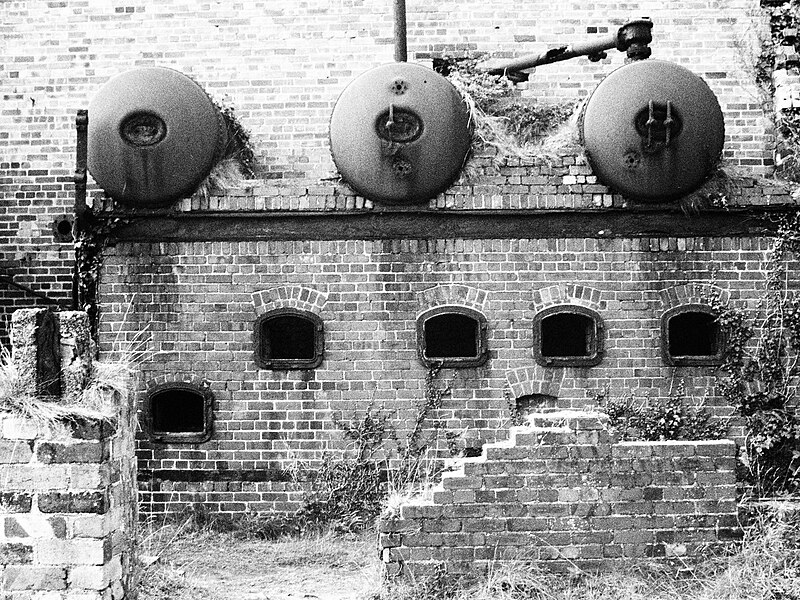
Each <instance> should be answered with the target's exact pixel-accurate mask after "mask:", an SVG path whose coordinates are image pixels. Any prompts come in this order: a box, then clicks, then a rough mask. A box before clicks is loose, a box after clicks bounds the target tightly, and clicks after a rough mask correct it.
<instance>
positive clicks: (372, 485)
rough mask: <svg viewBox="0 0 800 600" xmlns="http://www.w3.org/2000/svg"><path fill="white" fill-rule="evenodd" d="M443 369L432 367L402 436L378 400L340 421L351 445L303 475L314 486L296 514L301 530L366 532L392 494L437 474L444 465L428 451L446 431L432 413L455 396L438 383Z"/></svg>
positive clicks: (408, 488) (447, 388) (391, 415)
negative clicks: (335, 457)
mask: <svg viewBox="0 0 800 600" xmlns="http://www.w3.org/2000/svg"><path fill="white" fill-rule="evenodd" d="M440 371H441V366H434V367H431V368H430V369H429V370H428V372H427V374H426V377H425V394H424V398H423V399H422V400H421V401H420V402H419V403H418V405H417V406H416V416H415V418H414V423H413V426H412V427H411V429H410V431H409V432H408V433H407V435H406V436H405V437H404V439H402V440H401V439H398V434H397V432H396V430H395V428H394V426H393V425H392V423H391V419H392V417H393V416H394V415H393V413H391V412H387V411H385V410H383V409H379V408H376V407H375V405H374V404H370V405H369V406H368V407H367V409H366V410H365V411H364V413H363V415H362V416H361V417H358V416H357V415H353V418H352V419H349V420H342V419H340V418H337V419H335V423H336V425H337V427H338V428H339V430H340V431H341V432H342V435H343V437H344V439H345V440H346V441H347V442H348V443H349V447H348V449H347V450H346V452H345V454H344V456H342V457H341V458H337V459H333V458H331V457H330V456H325V457H323V461H322V464H321V466H320V468H319V469H318V470H316V471H314V472H310V471H309V472H306V473H301V478H302V479H305V480H307V481H308V483H309V484H310V487H311V490H310V491H309V492H308V493H307V494H306V497H305V499H304V502H303V506H302V507H301V508H300V509H299V510H298V512H297V513H295V515H294V519H295V521H296V523H297V526H298V528H299V529H300V530H302V531H306V530H321V529H324V528H326V527H331V528H333V529H334V530H336V531H341V532H352V531H360V530H362V529H364V528H366V527H367V526H368V525H370V524H371V523H372V522H373V521H374V520H375V518H376V517H377V516H378V514H379V513H380V512H381V510H382V509H383V508H384V506H385V503H386V499H387V495H389V494H390V493H393V494H394V495H397V493H398V492H399V493H405V492H406V491H407V490H413V489H416V488H418V487H419V486H420V485H422V484H423V483H424V482H426V481H428V480H429V479H430V478H431V477H432V475H433V473H434V472H435V471H436V470H437V468H438V463H437V462H436V461H434V460H429V459H428V453H429V450H431V449H432V448H434V447H435V445H436V444H437V443H438V440H439V438H440V434H441V432H442V426H441V423H439V422H438V421H437V420H435V419H433V418H432V416H433V412H434V411H436V410H437V409H439V408H440V407H441V404H442V399H443V398H444V397H445V396H447V395H448V394H450V382H449V381H448V382H445V384H444V386H440V385H439V383H438V379H437V378H438V375H439V373H440ZM452 437H453V436H451V438H452ZM451 442H452V439H451Z"/></svg>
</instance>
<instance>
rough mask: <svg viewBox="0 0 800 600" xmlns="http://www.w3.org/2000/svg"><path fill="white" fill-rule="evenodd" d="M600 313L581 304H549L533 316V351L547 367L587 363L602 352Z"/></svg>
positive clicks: (580, 365)
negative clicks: (549, 305)
mask: <svg viewBox="0 0 800 600" xmlns="http://www.w3.org/2000/svg"><path fill="white" fill-rule="evenodd" d="M602 333H603V327H602V321H601V319H600V315H598V314H597V313H596V312H595V311H593V310H590V309H588V308H584V307H582V306H572V305H568V306H551V307H550V308H546V309H544V310H542V311H540V312H539V313H538V314H537V315H536V316H535V317H534V318H533V354H534V359H535V360H536V362H538V363H539V364H540V365H544V366H548V367H587V366H592V365H596V364H597V363H599V362H600V361H601V360H602V358H603V356H602V353H603V338H602Z"/></svg>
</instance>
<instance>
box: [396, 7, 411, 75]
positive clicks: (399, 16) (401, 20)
mask: <svg viewBox="0 0 800 600" xmlns="http://www.w3.org/2000/svg"><path fill="white" fill-rule="evenodd" d="M394 60H395V61H396V62H406V61H407V60H408V47H407V45H406V0H394Z"/></svg>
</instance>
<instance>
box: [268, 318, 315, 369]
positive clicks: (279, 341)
mask: <svg viewBox="0 0 800 600" xmlns="http://www.w3.org/2000/svg"><path fill="white" fill-rule="evenodd" d="M263 327H264V330H263V332H262V337H261V339H262V343H263V344H264V347H263V348H262V352H263V355H264V357H265V358H267V359H279V360H286V359H288V360H311V359H313V358H314V356H315V354H316V344H315V342H314V334H315V329H316V327H315V325H314V323H313V322H312V321H310V320H308V319H304V318H303V317H299V316H296V315H282V316H280V317H273V318H271V319H267V320H266V321H264V325H263Z"/></svg>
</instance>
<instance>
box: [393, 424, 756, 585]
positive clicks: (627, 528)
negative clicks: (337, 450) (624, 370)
mask: <svg viewBox="0 0 800 600" xmlns="http://www.w3.org/2000/svg"><path fill="white" fill-rule="evenodd" d="M606 421H607V418H606V417H605V415H598V414H596V413H550V414H548V415H540V416H539V418H538V419H537V421H536V423H535V426H533V427H527V426H526V427H514V428H513V429H512V430H511V439H510V440H509V442H508V443H502V444H490V445H488V446H486V447H485V448H484V453H483V455H482V456H480V457H478V458H465V459H463V460H462V461H460V464H459V465H458V466H457V468H456V469H455V470H454V471H451V472H448V473H445V477H444V478H443V479H442V483H441V484H440V485H439V486H437V487H436V488H434V489H433V490H430V491H428V492H427V493H426V494H425V496H426V497H422V496H420V497H417V498H412V499H409V500H406V501H404V502H402V503H401V504H399V506H397V507H393V510H391V511H390V510H387V511H385V512H384V515H383V517H382V521H381V525H380V529H381V540H380V543H381V548H382V554H381V556H382V559H383V562H384V565H385V567H386V569H387V572H388V573H389V574H391V575H401V574H402V575H405V576H409V577H416V578H417V579H418V578H419V577H420V576H422V575H427V576H433V575H436V574H437V572H440V573H441V572H444V573H446V574H450V575H452V574H461V575H465V574H468V573H475V571H476V570H478V571H486V570H488V569H489V568H491V565H495V566H496V565H497V564H498V562H504V561H515V560H539V561H541V564H542V565H544V566H546V567H547V568H550V569H557V570H560V571H564V572H567V571H569V570H570V569H574V568H575V567H576V566H577V567H579V568H583V569H586V568H589V569H602V568H608V567H610V566H612V565H614V564H615V563H619V562H620V561H624V560H629V559H631V558H635V559H636V558H638V559H641V558H644V557H651V558H652V557H665V556H666V557H670V558H678V559H679V560H681V561H684V562H685V561H687V560H691V559H692V558H693V557H695V556H697V555H698V554H701V553H702V552H707V551H708V549H709V548H712V547H715V546H717V547H719V546H722V545H724V544H725V543H726V542H730V541H732V540H735V539H738V538H739V537H741V531H740V530H739V523H738V515H737V506H736V500H735V496H736V485H735V483H736V475H735V470H734V466H735V455H734V452H735V446H734V444H733V442H731V441H729V440H722V441H706V442H622V443H613V441H612V440H611V439H610V438H609V435H608V431H607V429H606Z"/></svg>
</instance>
